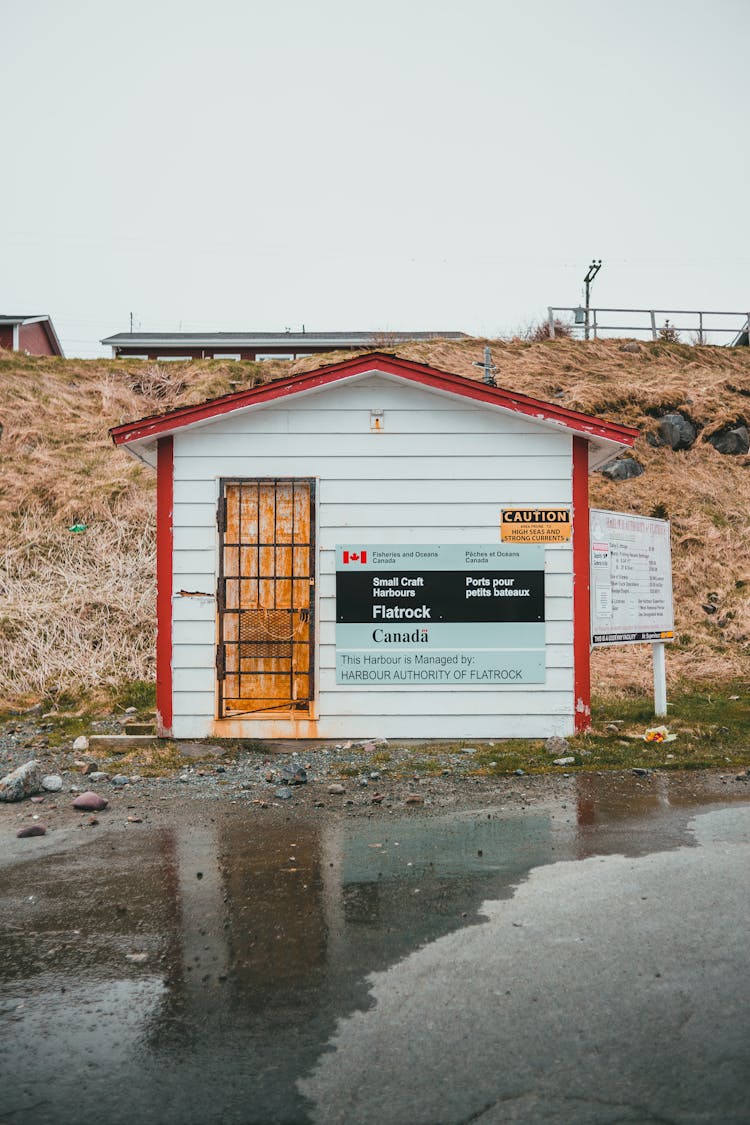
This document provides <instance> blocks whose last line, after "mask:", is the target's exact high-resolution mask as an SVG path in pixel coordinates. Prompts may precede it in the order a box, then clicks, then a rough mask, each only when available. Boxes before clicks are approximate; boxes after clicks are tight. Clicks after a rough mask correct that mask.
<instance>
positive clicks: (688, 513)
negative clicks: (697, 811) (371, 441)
mask: <svg viewBox="0 0 750 1125" xmlns="http://www.w3.org/2000/svg"><path fill="white" fill-rule="evenodd" d="M485 344H490V345H491V346H492V354H493V359H494V362H495V364H496V365H497V368H498V372H497V382H498V384H500V385H501V386H505V387H508V388H510V389H513V390H515V391H520V392H523V393H526V394H530V395H533V396H536V397H538V398H542V399H549V400H551V401H554V402H557V403H560V404H562V405H564V406H568V407H570V408H572V409H577V410H583V411H585V412H587V413H591V414H596V415H600V416H603V417H608V418H612V419H614V420H616V421H620V422H624V423H627V424H630V425H635V426H638V427H640V428H641V430H642V436H641V437H640V438H639V439H638V441H637V443H636V449H635V453H636V456H637V457H638V459H639V460H640V461H641V462H642V463H643V464H644V466H645V468H646V472H645V473H644V475H643V476H641V477H637V478H634V479H633V480H629V481H625V482H621V483H613V482H608V481H607V480H605V479H604V478H603V477H602V476H601V475H600V474H595V475H594V476H593V477H592V483H591V500H592V504H593V505H594V506H597V507H603V508H614V509H617V510H622V511H631V512H642V513H644V514H647V515H660V516H667V517H668V518H669V519H671V521H672V526H673V558H674V587H675V607H676V618H677V622H676V625H677V633H678V641H677V643H676V644H675V645H673V646H672V647H671V650H670V656H669V659H668V672H669V676H670V679H671V680H672V681H673V682H674V681H678V680H679V681H685V682H698V683H700V682H708V683H713V682H728V681H730V680H735V679H738V678H743V677H747V675H748V670H749V669H748V652H749V649H750V598H749V594H750V534H749V533H748V532H749V526H750V516H749V513H750V457H726V456H724V457H723V456H721V455H720V454H718V453H717V452H716V451H715V450H714V449H713V448H711V447H710V446H709V445H707V444H706V442H705V441H704V440H702V439H703V438H704V437H705V436H706V434H708V433H710V432H712V430H714V429H717V428H719V427H720V426H721V425H723V424H725V423H727V422H734V421H737V420H739V419H744V420H745V421H746V422H748V421H750V401H749V399H750V350H748V349H732V350H730V349H727V348H716V347H691V346H688V345H682V344H673V343H668V342H663V341H657V342H655V343H653V344H652V343H649V344H643V345H641V350H640V352H637V353H626V352H622V351H621V344H622V342H621V341H617V340H604V341H589V342H588V343H584V342H580V341H573V340H560V339H558V340H554V341H552V340H548V341H543V342H536V343H535V342H529V341H523V340H511V341H499V340H479V339H475V340H466V341H447V340H436V341H430V342H424V343H414V344H407V345H398V346H394V347H393V348H389V349H388V350H390V351H393V352H396V353H397V354H399V355H401V356H404V357H405V358H409V359H414V360H417V361H420V362H424V363H429V364H432V365H433V366H434V367H437V368H440V369H443V370H446V371H453V372H456V373H458V374H461V375H464V376H466V377H467V378H471V379H481V377H482V375H481V371H480V370H479V369H477V368H476V367H474V366H473V364H474V362H476V361H477V360H479V361H481V359H482V353H483V348H484V346H485ZM343 358H346V356H345V354H344V353H335V354H331V355H329V356H326V357H320V356H314V357H308V358H306V359H304V360H297V361H295V362H294V363H283V362H268V363H263V364H250V363H238V362H223V361H216V360H205V361H196V362H194V363H186V364H170V365H164V366H163V367H159V366H158V365H155V364H152V363H146V362H142V361H135V360H125V361H123V360H61V359H42V358H29V357H24V356H18V355H16V354H11V353H7V352H5V353H3V352H0V386H1V387H2V398H1V405H0V422H1V423H2V424H3V427H4V432H3V435H2V438H1V439H0V473H1V474H2V475H1V477H0V660H1V661H2V664H1V665H0V701H2V700H4V701H5V702H14V701H18V700H27V699H29V698H33V697H35V696H42V695H48V696H54V695H56V694H60V693H63V692H68V693H69V692H73V693H76V692H77V693H79V694H80V693H82V692H83V693H85V692H88V691H95V690H99V689H102V688H108V687H109V686H112V685H114V684H116V683H118V682H122V681H125V680H131V679H132V680H144V679H148V678H149V677H150V676H151V675H152V674H153V659H152V653H153V609H154V583H153V513H154V479H153V475H152V474H150V473H149V472H148V471H147V470H145V469H144V468H142V467H141V466H140V465H138V464H137V463H136V462H134V461H133V460H132V459H131V458H129V457H128V456H127V455H126V454H125V453H123V452H122V451H119V450H115V449H114V448H113V446H112V444H111V441H110V439H109V436H108V432H107V431H108V429H109V427H110V426H112V425H116V424H117V423H119V422H123V421H128V420H131V419H135V418H139V417H143V416H145V415H148V414H152V413H156V412H158V411H162V410H165V409H169V408H170V407H171V406H174V405H177V404H179V403H188V402H198V401H202V400H203V399H205V398H210V397H213V396H216V395H219V394H223V393H226V392H227V391H229V390H230V389H236V388H237V387H238V386H239V387H241V386H244V385H252V384H253V383H255V382H257V381H259V380H262V381H266V380H271V379H274V378H279V377H283V376H286V375H289V374H292V373H294V372H298V371H303V370H310V369H312V368H314V367H318V366H320V365H321V364H322V363H323V362H333V361H335V360H339V359H343ZM678 407H679V409H680V410H682V411H683V412H684V413H686V414H688V415H689V416H690V418H691V419H692V420H693V421H694V422H696V423H697V424H698V425H699V426H700V427H701V428H702V429H701V434H700V435H699V439H698V442H697V443H696V445H695V446H694V448H693V449H691V450H689V451H687V452H684V453H673V452H671V451H670V450H668V449H663V448H652V447H651V446H650V445H649V444H648V443H647V441H646V440H645V435H646V433H647V432H648V431H649V430H650V429H651V430H653V429H655V417H656V415H658V414H659V413H661V412H664V411H666V410H669V409H676V408H678ZM75 522H81V523H85V524H87V525H88V526H89V530H88V531H87V532H86V533H85V534H84V535H81V536H76V535H73V534H71V533H69V532H68V530H67V528H68V526H69V525H70V524H73V523H75ZM709 594H710V595H712V596H713V602H714V604H716V605H717V606H718V610H717V612H716V613H715V614H711V615H709V614H707V613H706V612H705V611H704V610H703V609H702V605H704V604H708V603H707V599H708V595H709ZM594 672H595V684H596V686H597V687H599V688H601V689H602V690H605V691H606V690H610V691H611V690H618V691H629V690H633V691H635V690H640V689H643V688H645V687H647V686H648V684H649V682H650V677H651V665H650V657H649V653H648V649H647V648H646V647H644V646H634V647H633V648H621V649H611V650H606V651H599V652H597V653H596V654H595V658H594Z"/></svg>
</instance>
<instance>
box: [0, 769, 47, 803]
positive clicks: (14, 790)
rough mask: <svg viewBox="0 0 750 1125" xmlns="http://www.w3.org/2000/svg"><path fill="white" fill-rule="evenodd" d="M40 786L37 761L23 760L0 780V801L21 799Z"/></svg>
mask: <svg viewBox="0 0 750 1125" xmlns="http://www.w3.org/2000/svg"><path fill="white" fill-rule="evenodd" d="M41 788H42V771H41V766H40V765H39V762H36V761H33V760H32V761H30V762H24V764H23V765H22V766H18V768H17V769H15V770H12V771H11V773H9V774H7V775H6V776H5V777H4V778H3V779H2V781H0V801H22V800H23V799H24V797H31V796H32V795H33V794H34V793H38V792H39V790H40V789H41Z"/></svg>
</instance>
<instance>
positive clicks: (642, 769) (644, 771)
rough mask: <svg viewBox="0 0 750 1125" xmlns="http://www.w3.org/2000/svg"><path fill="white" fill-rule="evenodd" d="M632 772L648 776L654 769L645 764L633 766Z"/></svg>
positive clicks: (637, 775) (639, 775)
mask: <svg viewBox="0 0 750 1125" xmlns="http://www.w3.org/2000/svg"><path fill="white" fill-rule="evenodd" d="M630 772H631V773H634V774H635V776H636V777H648V776H649V774H651V773H653V772H654V771H653V770H649V769H645V767H643V766H633V768H632V770H631V771H630Z"/></svg>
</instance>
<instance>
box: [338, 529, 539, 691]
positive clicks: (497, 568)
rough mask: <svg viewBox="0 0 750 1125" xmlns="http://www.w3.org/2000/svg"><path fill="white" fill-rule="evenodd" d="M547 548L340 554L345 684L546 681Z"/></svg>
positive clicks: (366, 549) (363, 549)
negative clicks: (545, 552) (545, 573)
mask: <svg viewBox="0 0 750 1125" xmlns="http://www.w3.org/2000/svg"><path fill="white" fill-rule="evenodd" d="M544 629H545V626H544V548H543V547H540V546H527V545H523V546H515V545H514V546H510V547H509V546H504V545H501V544H497V543H494V544H473V545H467V546H463V545H462V546H458V545H454V544H449V545H442V544H436V545H430V544H420V545H419V546H411V545H408V546H407V545H402V544H395V545H392V546H390V545H387V546H384V545H377V546H371V545H368V546H362V545H355V546H352V547H344V546H340V547H337V548H336V682H337V683H339V684H350V685H354V684H392V685H400V686H404V685H408V684H441V683H442V684H447V683H451V684H467V685H474V686H479V685H483V686H487V687H489V686H491V685H497V684H513V683H544V680H545V632H544Z"/></svg>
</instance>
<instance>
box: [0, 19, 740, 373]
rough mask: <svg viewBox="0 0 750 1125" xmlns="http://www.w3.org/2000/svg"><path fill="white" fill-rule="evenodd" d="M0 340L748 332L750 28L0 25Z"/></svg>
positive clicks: (89, 350) (446, 23) (626, 23)
mask: <svg viewBox="0 0 750 1125" xmlns="http://www.w3.org/2000/svg"><path fill="white" fill-rule="evenodd" d="M0 10H1V11H2V25H1V26H2V67H0V105H2V107H3V110H4V112H3V120H4V122H5V129H4V140H3V146H2V152H3V156H2V160H1V161H0V205H1V208H2V215H3V238H2V249H3V253H2V271H1V272H0V312H2V313H17V312H21V313H49V314H50V315H51V316H52V318H53V321H54V323H55V325H56V327H57V329H58V332H59V335H60V336H61V338H62V342H63V347H64V349H65V351H66V354H68V355H80V356H92V355H98V354H106V352H107V349H103V348H102V347H101V345H100V344H99V342H98V341H99V339H100V338H101V337H102V336H107V335H110V334H111V333H114V332H117V331H126V330H127V329H128V327H129V316H130V313H131V312H132V313H133V315H134V318H135V327H136V328H137V329H140V330H142V331H144V332H145V331H159V330H178V329H180V328H181V329H182V330H183V331H191V330H216V331H221V330H224V331H226V330H232V329H238V330H245V331H283V330H284V329H286V328H291V329H292V330H294V331H299V330H301V328H302V325H303V324H304V325H305V327H306V328H307V330H308V331H326V330H338V331H343V330H347V329H374V330H378V331H386V330H398V329H425V330H432V329H440V328H443V329H454V330H463V331H466V332H471V333H475V334H482V335H484V334H486V335H491V336H495V335H499V334H506V333H512V332H514V331H515V330H517V329H518V328H519V327H520V326H523V325H524V324H528V323H529V322H530V321H533V320H538V319H539V318H540V317H541V316H543V315H544V314H545V310H546V306H547V305H548V304H556V305H557V304H559V305H575V304H577V303H578V301H579V300H580V298H581V292H582V285H581V282H582V278H583V275H584V273H585V272H586V268H587V266H588V264H589V262H590V261H591V259H592V257H597V258H602V259H603V262H604V265H603V268H602V270H601V273H600V274H599V277H598V278H597V280H596V282H595V284H594V287H593V290H592V303H593V304H598V305H600V306H607V305H610V306H629V307H643V308H648V307H652V306H656V307H659V308H696V309H697V308H709V309H744V308H747V307H748V306H750V278H749V277H748V272H749V270H748V268H749V266H750V249H748V239H747V224H748V184H749V183H750V125H749V124H748V108H749V106H750V98H749V97H748V94H749V92H750V91H749V87H750V66H748V61H747V50H748V43H749V42H750V4H749V3H748V2H747V0H710V2H709V0H703V2H700V3H698V2H695V0H378V3H372V2H371V0H368V2H367V3H365V2H363V0H317V2H312V0H275V2H268V0H264V2H262V3H261V2H260V0H213V2H212V3H206V2H205V0H200V2H197V0H128V2H127V3H118V4H115V3H113V2H112V0H24V2H23V3H18V2H17V0H0Z"/></svg>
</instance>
